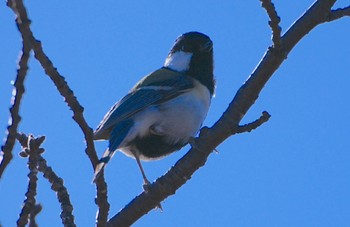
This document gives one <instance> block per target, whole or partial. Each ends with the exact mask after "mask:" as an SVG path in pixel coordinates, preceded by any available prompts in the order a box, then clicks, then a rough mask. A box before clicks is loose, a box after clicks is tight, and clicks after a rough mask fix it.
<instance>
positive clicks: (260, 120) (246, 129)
mask: <svg viewBox="0 0 350 227" xmlns="http://www.w3.org/2000/svg"><path fill="white" fill-rule="evenodd" d="M270 117H271V115H270V114H269V113H268V112H266V111H264V112H262V115H261V116H260V117H259V118H258V119H257V120H255V121H253V122H251V123H249V124H245V125H240V126H238V127H235V129H234V131H233V134H235V133H243V132H251V131H252V130H254V129H257V128H258V127H259V126H261V125H262V124H264V123H265V122H267V121H268V120H269V119H270Z"/></svg>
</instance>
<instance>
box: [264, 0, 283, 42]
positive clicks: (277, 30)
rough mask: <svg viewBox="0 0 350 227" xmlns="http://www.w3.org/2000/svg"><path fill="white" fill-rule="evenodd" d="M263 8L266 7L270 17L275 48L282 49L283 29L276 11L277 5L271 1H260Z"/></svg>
mask: <svg viewBox="0 0 350 227" xmlns="http://www.w3.org/2000/svg"><path fill="white" fill-rule="evenodd" d="M260 1H261V6H262V7H264V9H265V10H266V12H267V15H269V18H270V20H269V26H270V28H271V30H272V42H273V47H274V48H277V49H278V48H280V47H281V27H280V26H279V23H280V22H281V18H280V17H279V16H278V14H277V11H276V9H275V5H274V4H273V3H272V2H271V0H260Z"/></svg>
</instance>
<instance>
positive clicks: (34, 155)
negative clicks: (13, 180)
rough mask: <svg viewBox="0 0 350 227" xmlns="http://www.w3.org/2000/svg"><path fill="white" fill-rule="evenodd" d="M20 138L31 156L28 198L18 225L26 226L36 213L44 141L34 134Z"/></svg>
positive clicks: (29, 159) (29, 161) (26, 152)
mask: <svg viewBox="0 0 350 227" xmlns="http://www.w3.org/2000/svg"><path fill="white" fill-rule="evenodd" d="M19 140H20V141H21V143H22V146H23V149H24V153H25V154H26V155H28V156H29V158H28V167H29V174H28V178H29V183H28V190H27V192H26V199H25V200H24V205H23V207H22V211H21V213H20V215H19V219H18V220H17V226H25V225H26V224H27V223H28V221H29V218H30V216H31V214H32V213H35V212H34V210H35V208H36V199H35V196H36V194H37V192H36V191H37V190H36V188H37V181H38V177H37V174H38V155H39V151H38V150H39V147H40V145H41V143H42V141H43V139H40V140H36V139H34V137H33V136H32V135H30V136H29V137H25V136H23V135H21V136H19Z"/></svg>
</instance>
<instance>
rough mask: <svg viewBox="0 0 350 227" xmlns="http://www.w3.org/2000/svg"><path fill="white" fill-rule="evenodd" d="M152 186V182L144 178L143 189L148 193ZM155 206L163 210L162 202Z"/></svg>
mask: <svg viewBox="0 0 350 227" xmlns="http://www.w3.org/2000/svg"><path fill="white" fill-rule="evenodd" d="M150 187H151V182H149V180H147V179H144V181H143V185H142V188H143V190H144V191H145V192H146V193H147V192H149V189H150ZM155 208H156V209H160V211H163V207H162V204H160V203H158V204H157V205H156V207H155Z"/></svg>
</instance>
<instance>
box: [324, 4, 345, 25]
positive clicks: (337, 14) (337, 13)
mask: <svg viewBox="0 0 350 227" xmlns="http://www.w3.org/2000/svg"><path fill="white" fill-rule="evenodd" d="M345 16H350V6H348V7H345V8H339V9H335V10H332V11H331V13H330V14H329V17H328V20H327V21H328V22H330V21H334V20H338V19H339V18H342V17H345Z"/></svg>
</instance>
